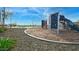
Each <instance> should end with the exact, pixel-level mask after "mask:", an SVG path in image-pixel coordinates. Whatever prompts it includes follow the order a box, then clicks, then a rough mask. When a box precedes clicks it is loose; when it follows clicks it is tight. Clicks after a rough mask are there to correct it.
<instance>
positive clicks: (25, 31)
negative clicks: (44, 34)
mask: <svg viewBox="0 0 79 59" xmlns="http://www.w3.org/2000/svg"><path fill="white" fill-rule="evenodd" d="M24 33H25V34H27V35H28V36H30V37H34V38H36V39H40V40H43V41H48V42H53V43H61V44H79V42H61V41H54V40H48V39H44V38H40V37H37V36H34V35H31V34H29V33H27V30H24Z"/></svg>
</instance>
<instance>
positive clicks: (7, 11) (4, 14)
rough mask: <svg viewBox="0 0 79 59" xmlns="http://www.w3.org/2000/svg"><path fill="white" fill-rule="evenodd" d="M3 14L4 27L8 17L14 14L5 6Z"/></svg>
mask: <svg viewBox="0 0 79 59" xmlns="http://www.w3.org/2000/svg"><path fill="white" fill-rule="evenodd" d="M1 15H2V27H3V28H4V26H5V19H8V18H9V17H10V16H11V15H12V12H10V11H9V10H6V9H5V7H3V9H2V11H1Z"/></svg>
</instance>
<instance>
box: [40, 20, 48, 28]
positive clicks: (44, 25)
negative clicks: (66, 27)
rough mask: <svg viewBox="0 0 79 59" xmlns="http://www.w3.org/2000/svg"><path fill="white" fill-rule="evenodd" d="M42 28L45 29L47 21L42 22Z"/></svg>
mask: <svg viewBox="0 0 79 59" xmlns="http://www.w3.org/2000/svg"><path fill="white" fill-rule="evenodd" d="M41 27H42V28H44V29H46V28H47V20H42V26H41Z"/></svg>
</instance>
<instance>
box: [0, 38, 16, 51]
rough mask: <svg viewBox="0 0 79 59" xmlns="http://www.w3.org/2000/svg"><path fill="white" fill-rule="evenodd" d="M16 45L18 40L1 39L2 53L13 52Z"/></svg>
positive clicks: (0, 47) (0, 48)
mask: <svg viewBox="0 0 79 59" xmlns="http://www.w3.org/2000/svg"><path fill="white" fill-rule="evenodd" d="M15 44H16V40H13V39H10V38H0V51H8V50H11V49H12V48H13V47H14V46H15Z"/></svg>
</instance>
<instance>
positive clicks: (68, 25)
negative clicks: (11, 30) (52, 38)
mask: <svg viewBox="0 0 79 59" xmlns="http://www.w3.org/2000/svg"><path fill="white" fill-rule="evenodd" d="M58 14H59V13H54V14H51V15H50V18H49V24H50V29H53V28H54V29H57V28H58V25H59V28H60V27H62V28H63V29H71V30H75V31H77V32H79V27H78V26H77V25H76V24H74V22H72V21H71V20H69V19H67V18H65V16H64V15H58ZM58 16H59V24H58ZM60 24H61V25H62V26H60Z"/></svg>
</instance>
